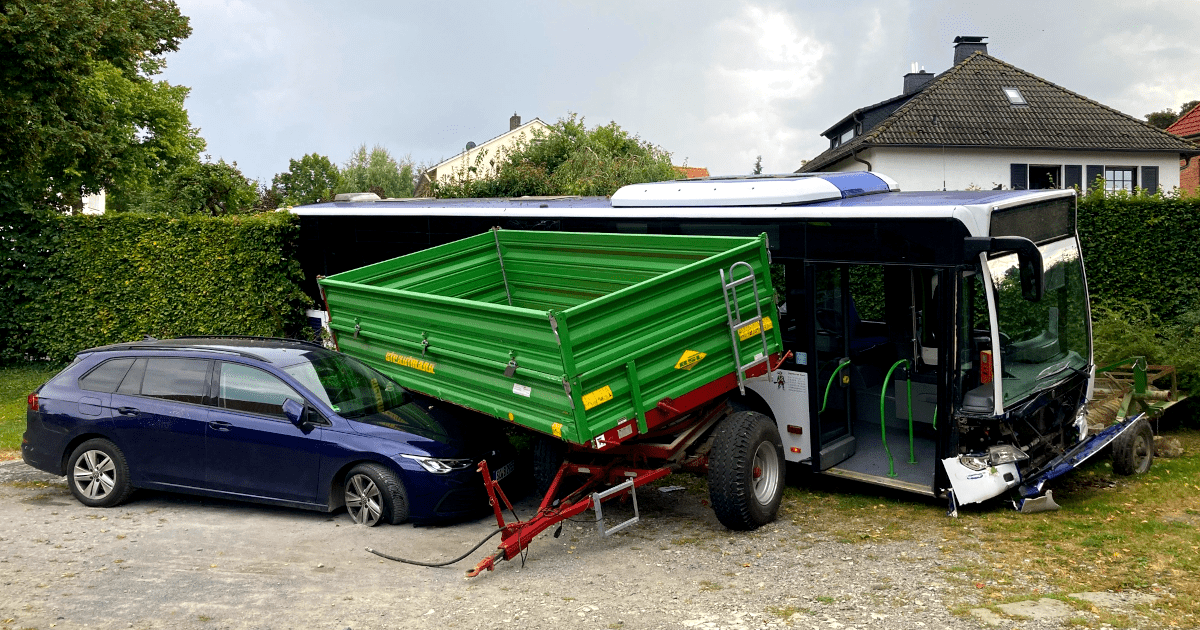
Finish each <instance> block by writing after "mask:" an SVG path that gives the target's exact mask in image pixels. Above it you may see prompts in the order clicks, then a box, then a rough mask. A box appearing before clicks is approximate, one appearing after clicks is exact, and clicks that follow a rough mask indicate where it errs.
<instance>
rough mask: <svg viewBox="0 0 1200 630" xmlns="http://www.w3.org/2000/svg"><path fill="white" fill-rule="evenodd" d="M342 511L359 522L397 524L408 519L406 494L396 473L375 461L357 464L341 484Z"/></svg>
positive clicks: (368, 525)
mask: <svg viewBox="0 0 1200 630" xmlns="http://www.w3.org/2000/svg"><path fill="white" fill-rule="evenodd" d="M342 487H343V489H344V493H345V501H346V512H347V513H349V514H350V519H351V520H353V521H354V522H355V523H357V524H359V525H363V526H366V527H374V526H376V525H378V524H380V523H389V524H391V525H399V524H400V523H403V522H404V521H407V520H408V493H407V492H406V491H405V490H404V482H402V481H400V478H399V477H397V476H396V473H394V472H392V471H391V470H389V469H387V468H385V467H383V466H380V465H379V464H359V465H357V466H355V467H354V468H351V469H350V471H349V472H347V473H346V482H345V483H344V484H342Z"/></svg>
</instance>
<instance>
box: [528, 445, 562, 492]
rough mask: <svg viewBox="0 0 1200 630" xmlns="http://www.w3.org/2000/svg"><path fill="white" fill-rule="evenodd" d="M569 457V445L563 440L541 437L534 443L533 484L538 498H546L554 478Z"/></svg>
mask: <svg viewBox="0 0 1200 630" xmlns="http://www.w3.org/2000/svg"><path fill="white" fill-rule="evenodd" d="M566 456H567V445H566V444H565V443H563V441H562V440H556V439H553V438H550V437H546V436H542V435H539V436H538V437H537V439H535V440H534V442H533V483H534V485H535V486H536V487H537V493H538V496H544V495H545V494H546V491H547V490H549V489H550V484H551V483H554V476H555V475H557V474H558V468H559V467H560V466H562V463H563V459H564V458H565V457H566Z"/></svg>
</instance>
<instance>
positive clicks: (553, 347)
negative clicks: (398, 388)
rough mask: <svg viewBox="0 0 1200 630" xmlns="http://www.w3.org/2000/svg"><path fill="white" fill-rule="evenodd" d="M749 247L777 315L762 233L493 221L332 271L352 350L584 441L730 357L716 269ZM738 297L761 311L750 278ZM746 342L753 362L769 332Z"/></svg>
mask: <svg viewBox="0 0 1200 630" xmlns="http://www.w3.org/2000/svg"><path fill="white" fill-rule="evenodd" d="M739 261H745V262H747V263H749V264H750V265H751V266H752V267H753V269H754V273H755V276H756V277H757V279H758V289H759V295H758V298H759V299H758V305H759V306H760V307H761V309H762V313H763V315H764V316H765V317H767V318H768V319H769V321H770V322H774V321H777V320H778V316H777V314H776V311H775V305H774V299H773V291H772V288H771V285H770V273H769V271H768V265H767V253H766V242H765V237H759V238H744V237H708V236H662V235H629V234H583V233H569V232H524V231H494V232H488V233H485V234H481V235H478V236H473V237H470V238H467V239H463V240H460V241H456V242H453V243H448V244H446V245H441V246H438V247H433V248H430V249H427V250H424V251H421V252H417V253H414V254H410V255H408V256H402V257H400V258H395V259H392V260H389V261H384V262H382V263H376V264H374V265H370V266H367V267H363V268H360V269H355V270H352V271H348V272H345V273H342V274H338V275H335V276H331V277H329V278H325V279H323V280H321V286H322V288H323V289H324V291H325V295H326V300H327V303H328V305H329V311H330V316H331V320H330V327H331V328H332V329H333V331H334V332H335V334H336V336H337V341H338V345H339V348H340V349H341V350H342V351H343V352H346V353H347V354H350V355H351V356H355V357H357V358H359V359H361V360H363V361H365V362H367V363H368V364H370V365H371V366H372V367H375V368H376V369H378V370H380V371H382V372H384V373H385V374H388V375H389V376H391V377H393V378H395V379H396V380H397V381H399V382H400V383H401V384H403V385H404V386H406V387H409V388H411V389H414V390H417V391H421V392H425V393H427V394H430V395H432V396H436V397H438V398H442V399H445V400H448V401H450V402H453V403H456V404H460V405H463V406H465V407H469V408H472V409H476V410H479V411H482V412H484V413H488V414H491V415H493V416H496V417H498V418H502V419H506V420H511V421H513V422H515V423H517V424H520V425H522V426H525V427H528V428H531V429H534V430H537V431H542V432H544V433H549V434H552V435H556V436H560V437H562V438H563V439H565V440H568V441H570V442H574V443H577V444H584V443H587V442H589V441H591V440H593V439H594V438H595V437H596V436H597V435H600V434H601V433H603V432H605V431H607V430H610V429H612V428H614V427H616V426H617V425H618V424H619V423H621V422H622V421H623V420H625V419H631V418H635V417H636V418H639V419H641V420H644V419H643V418H642V414H643V413H644V412H645V411H646V409H647V408H649V407H653V406H654V405H656V404H657V403H658V401H660V400H662V399H664V398H675V397H678V396H681V395H683V394H685V393H687V392H689V391H692V390H695V389H697V388H699V387H701V386H704V385H707V384H709V383H711V382H713V381H715V380H718V379H720V378H722V377H724V376H727V375H729V374H731V373H733V372H734V370H735V369H736V364H735V361H734V354H733V345H732V344H733V342H732V338H733V337H732V336H731V332H730V329H729V325H728V319H727V314H726V308H725V300H724V298H723V297H722V289H721V282H720V276H719V270H721V269H724V270H726V272H727V273H728V270H729V268H730V266H731V265H733V264H734V263H735V262H739ZM502 268H503V271H502ZM506 279H507V283H506V282H505V280H506ZM737 298H738V299H737V303H738V305H739V306H740V307H741V316H742V318H743V319H748V318H750V317H752V316H754V315H755V313H756V310H755V300H754V294H753V290H752V289H751V287H750V285H744V286H742V287H739V290H738V295H737ZM510 299H511V301H512V306H509V300H510ZM556 327H557V332H556V330H555V328H556ZM768 328H769V330H768V333H767V339H768V352H770V353H775V352H779V351H780V348H781V347H782V344H781V342H780V338H779V331H778V329H777V328H775V327H773V326H768ZM738 343H739V348H740V351H741V353H742V362H743V363H748V362H749V361H751V360H752V359H753V358H754V357H755V356H761V354H762V352H763V349H762V340H761V338H760V337H759V336H758V335H757V334H756V335H753V336H750V337H748V338H746V339H744V340H739V341H738ZM510 360H515V362H516V368H515V371H514V372H513V374H512V376H505V375H504V372H505V367H506V366H507V365H508V364H509V362H510ZM631 376H636V378H637V383H636V388H635V387H634V384H633V383H631V381H630V377H631ZM635 390H636V391H635ZM635 394H636V395H635ZM639 401H640V407H639Z"/></svg>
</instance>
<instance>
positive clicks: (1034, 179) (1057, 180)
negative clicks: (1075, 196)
mask: <svg viewBox="0 0 1200 630" xmlns="http://www.w3.org/2000/svg"><path fill="white" fill-rule="evenodd" d="M1062 181H1063V178H1062V167H1061V166H1058V165H1055V166H1045V165H1042V164H1030V165H1029V189H1030V190H1044V189H1047V188H1062Z"/></svg>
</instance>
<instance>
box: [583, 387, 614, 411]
mask: <svg viewBox="0 0 1200 630" xmlns="http://www.w3.org/2000/svg"><path fill="white" fill-rule="evenodd" d="M612 397H613V392H612V388H611V387H609V386H608V385H605V386H604V387H601V388H600V389H597V390H596V391H594V392H592V393H590V394H584V396H583V409H584V410H585V411H586V410H588V409H591V408H592V407H595V406H596V405H599V404H600V403H606V402H608V401H610V400H612Z"/></svg>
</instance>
